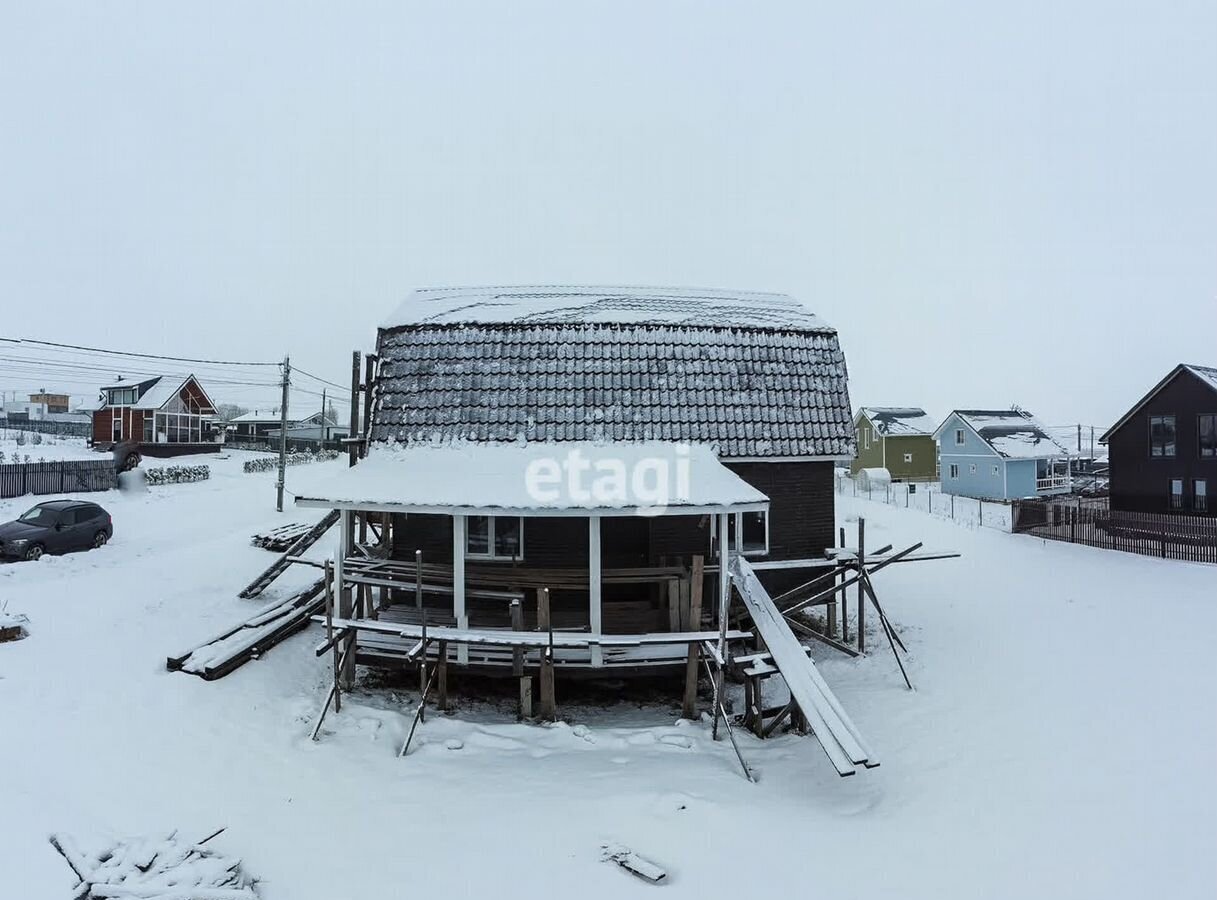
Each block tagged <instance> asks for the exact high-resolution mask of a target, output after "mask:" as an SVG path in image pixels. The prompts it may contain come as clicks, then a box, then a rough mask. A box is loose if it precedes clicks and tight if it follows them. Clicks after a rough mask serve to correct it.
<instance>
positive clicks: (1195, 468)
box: [1107, 369, 1217, 516]
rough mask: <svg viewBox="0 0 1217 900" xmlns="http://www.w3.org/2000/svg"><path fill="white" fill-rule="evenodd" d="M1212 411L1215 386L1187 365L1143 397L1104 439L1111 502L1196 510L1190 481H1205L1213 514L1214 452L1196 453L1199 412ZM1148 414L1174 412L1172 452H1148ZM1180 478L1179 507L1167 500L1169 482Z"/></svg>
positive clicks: (1216, 407)
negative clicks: (1141, 403)
mask: <svg viewBox="0 0 1217 900" xmlns="http://www.w3.org/2000/svg"><path fill="white" fill-rule="evenodd" d="M1205 414H1207V415H1217V391H1214V390H1213V389H1212V388H1211V387H1210V386H1209V385H1207V384H1206V383H1204V382H1203V381H1201V380H1200V379H1199V378H1197V377H1196V376H1195V375H1194V374H1192V373H1191V372H1189V371H1187V370H1186V369H1184V370H1181V371H1180V372H1179V373H1178V374H1177V375H1176V376H1175V377H1174V378H1172V379H1171V380H1170V381H1169V382H1167V383H1166V384H1165V385H1163V387H1162V388H1161V390H1159V391H1158V392H1157V393H1156V394H1154V396H1152V397H1150V398H1149V400H1148V401H1146V403H1145V405H1144V406H1142V407H1141V408H1140V409H1138V410H1137V411H1136V412H1135V413H1133V415H1132V416H1131V417H1130V418H1129V420H1128V421H1127V422H1125V423H1124V424H1123V425H1121V426H1120V427H1119V428H1118V429H1116V430H1115V431H1114V432H1112V434H1111V437H1110V439H1109V440H1108V442H1107V447H1108V462H1109V464H1110V466H1111V475H1110V477H1111V508H1112V509H1116V510H1127V511H1130V512H1153V513H1162V512H1182V513H1186V514H1190V515H1195V514H1196V510H1195V509H1193V499H1194V481H1195V480H1196V479H1198V478H1201V479H1205V480H1206V481H1207V482H1208V494H1209V497H1208V513H1207V514H1208V515H1210V516H1211V515H1217V510H1215V509H1214V503H1213V492H1214V489H1217V458H1213V457H1210V458H1208V459H1202V458H1201V456H1200V435H1199V427H1200V416H1201V415H1205ZM1150 416H1174V417H1175V455H1174V456H1173V457H1169V456H1168V457H1157V456H1150V444H1149V418H1150ZM1172 478H1181V479H1183V509H1182V510H1173V509H1172V508H1171V505H1170V482H1171V479H1172Z"/></svg>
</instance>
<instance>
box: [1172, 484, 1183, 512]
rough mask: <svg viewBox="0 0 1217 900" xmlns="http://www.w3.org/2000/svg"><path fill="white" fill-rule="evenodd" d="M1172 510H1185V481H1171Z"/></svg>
mask: <svg viewBox="0 0 1217 900" xmlns="http://www.w3.org/2000/svg"><path fill="white" fill-rule="evenodd" d="M1171 509H1183V479H1182V478H1172V479H1171Z"/></svg>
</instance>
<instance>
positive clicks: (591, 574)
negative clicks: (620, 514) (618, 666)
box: [587, 516, 604, 667]
mask: <svg viewBox="0 0 1217 900" xmlns="http://www.w3.org/2000/svg"><path fill="white" fill-rule="evenodd" d="M587 558H588V566H587V578H588V587H589V590H588V598H589V599H588V603H589V609H588V621H589V625H588V630H589V631H590V632H591V633H592V634H600V633H601V632H602V631H603V610H602V607H601V595H602V588H603V584H602V581H601V576H600V517H599V516H591V517H590V518H589V519H588V520H587ZM591 651H592V666H593V667H599V666H603V665H604V648H603V647H601V646H600V645H599V644H592V647H591Z"/></svg>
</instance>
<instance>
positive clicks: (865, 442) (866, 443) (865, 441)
mask: <svg viewBox="0 0 1217 900" xmlns="http://www.w3.org/2000/svg"><path fill="white" fill-rule="evenodd" d="M862 446H863V448H864V449H866V450H869V449H870V429H869V428H863V429H862Z"/></svg>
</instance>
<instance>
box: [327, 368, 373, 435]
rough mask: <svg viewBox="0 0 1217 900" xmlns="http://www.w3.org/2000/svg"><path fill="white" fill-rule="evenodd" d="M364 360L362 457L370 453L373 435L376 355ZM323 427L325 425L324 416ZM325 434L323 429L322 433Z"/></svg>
mask: <svg viewBox="0 0 1217 900" xmlns="http://www.w3.org/2000/svg"><path fill="white" fill-rule="evenodd" d="M363 362H364V366H363V443H362V444H360V445H359V456H360V458H363V457H365V456H367V455H368V444H369V442H370V440H371V437H372V382H373V381H374V380H375V379H376V356H375V355H374V354H372V353H369V354H368V355H367V356H366V357H365V358H364V361H363ZM322 427H323V428H324V427H325V417H324V416H322ZM324 434H325V432H324V431H323V432H322V435H324ZM351 436H352V437H354V435H351Z"/></svg>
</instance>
